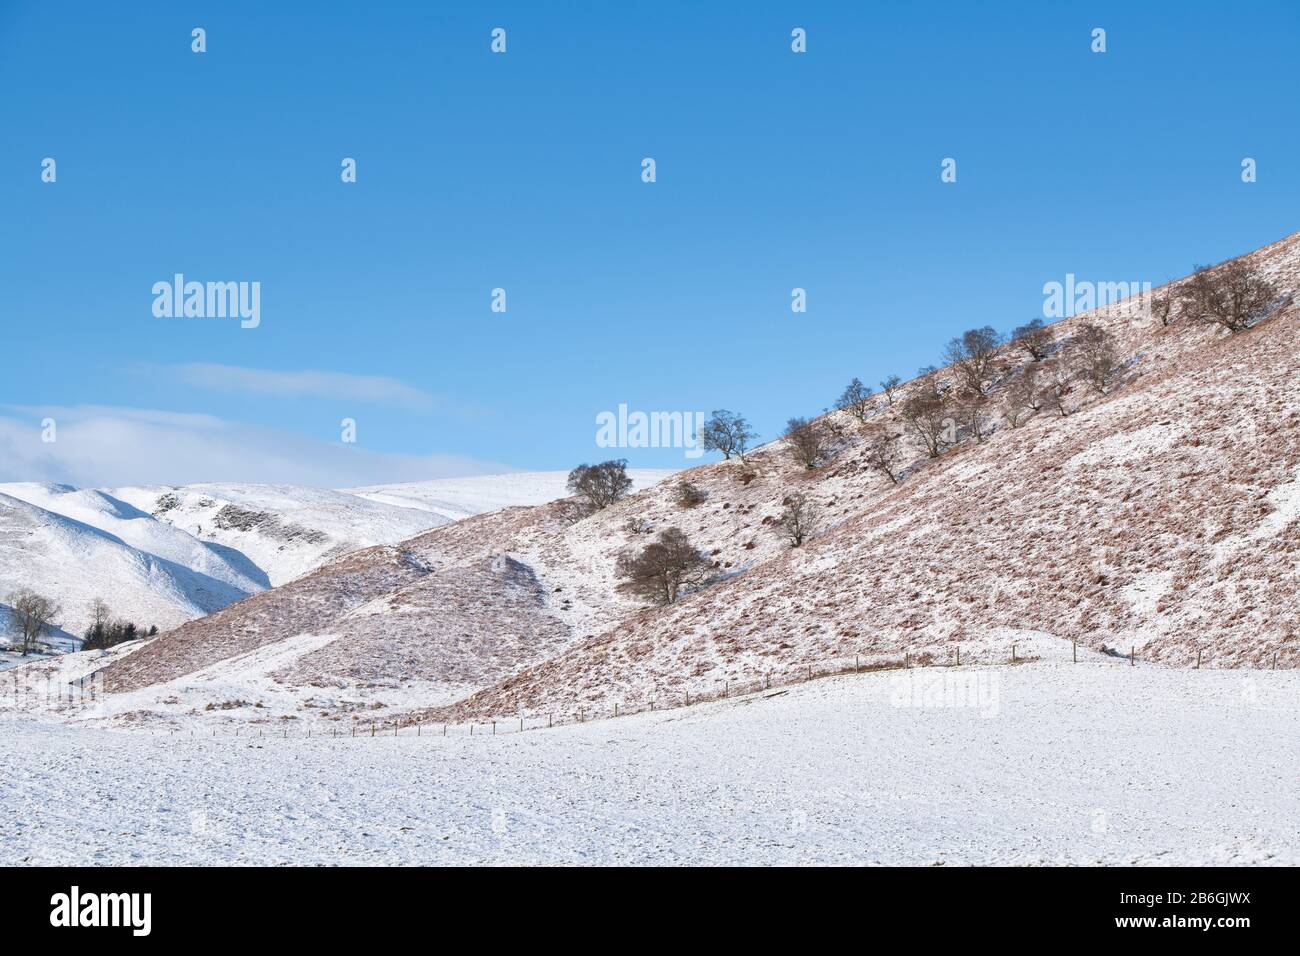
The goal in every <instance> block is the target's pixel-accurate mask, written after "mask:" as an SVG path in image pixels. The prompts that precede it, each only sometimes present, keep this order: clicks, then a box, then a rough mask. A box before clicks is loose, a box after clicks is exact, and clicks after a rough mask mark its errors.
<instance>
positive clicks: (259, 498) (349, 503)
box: [0, 472, 667, 667]
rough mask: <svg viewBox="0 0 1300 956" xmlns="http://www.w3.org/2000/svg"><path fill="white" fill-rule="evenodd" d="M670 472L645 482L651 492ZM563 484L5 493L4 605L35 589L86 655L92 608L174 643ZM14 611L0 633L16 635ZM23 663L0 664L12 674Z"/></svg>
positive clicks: (30, 486)
mask: <svg viewBox="0 0 1300 956" xmlns="http://www.w3.org/2000/svg"><path fill="white" fill-rule="evenodd" d="M664 474H667V472H642V473H637V474H636V476H635V477H636V478H637V479H638V481H640V482H641V483H643V484H644V483H652V482H653V481H654V480H657V479H658V478H659V477H661V476H662V475H664ZM566 478H567V474H566V473H562V472H531V473H520V474H518V475H515V474H508V475H486V476H481V477H474V478H457V479H448V480H437V479H435V480H431V481H428V482H411V483H404V484H400V485H391V486H385V485H379V486H374V487H371V488H366V489H358V490H357V491H356V493H353V492H348V491H335V490H330V489H321V488H309V487H300V486H285V485H255V484H238V483H212V484H200V485H187V486H182V487H172V486H150V487H126V488H115V489H76V488H72V487H70V486H67V485H55V484H42V483H34V482H15V483H9V484H0V602H3V601H4V600H6V599H7V598H8V597H9V596H10V595H11V594H13V593H14V592H16V591H18V590H20V589H23V588H30V589H32V590H35V591H37V592H38V593H41V594H45V595H47V596H49V597H51V598H53V599H54V600H55V601H56V602H57V603H58V604H59V605H60V606H61V609H62V613H61V614H60V615H59V618H58V621H57V623H58V625H59V627H60V630H59V631H57V632H56V633H55V634H54V635H53V637H52V640H51V641H50V642H49V643H50V644H51V646H52V647H54V648H55V649H57V650H67V649H70V648H72V647H74V646H75V643H76V636H77V635H80V634H81V633H82V632H83V631H84V630H85V628H86V627H87V625H88V624H89V609H90V604H91V601H92V600H93V599H94V598H97V597H98V598H102V599H104V600H105V601H107V602H108V604H109V606H110V608H111V609H112V611H113V613H114V614H115V615H116V616H118V617H121V618H124V619H127V620H131V621H133V622H135V623H137V624H139V625H142V626H144V627H149V626H151V625H156V626H157V627H159V628H160V629H162V630H168V629H171V628H174V627H176V626H178V625H180V624H182V623H184V622H186V621H190V620H193V619H194V618H197V617H201V616H203V615H206V614H209V613H211V612H213V611H215V610H218V609H220V608H223V607H225V606H227V605H228V604H230V603H232V602H234V601H237V600H239V599H240V598H242V597H245V596H247V595H249V594H252V593H255V592H257V591H261V590H263V589H265V588H268V587H273V586H276V585H280V584H284V583H286V582H289V581H292V580H293V579H294V578H297V577H300V576H301V575H303V574H306V573H307V572H310V571H312V570H314V569H316V568H318V567H320V566H321V565H322V564H325V563H328V562H330V561H333V560H335V559H337V558H339V557H341V556H344V555H346V554H348V553H350V552H353V551H356V550H360V549H364V548H369V547H373V546H375V545H382V544H388V543H392V542H396V541H401V540H403V539H405V538H409V537H411V536H412V535H415V534H418V533H419V532H421V531H425V530H427V529H429V528H433V527H437V526H440V525H443V524H447V523H449V522H451V521H454V520H458V519H460V518H463V517H466V516H468V515H472V514H477V513H480V512H482V511H490V510H494V509H497V508H500V507H504V506H507V505H525V504H539V503H542V502H545V501H550V500H552V499H553V498H556V497H561V496H563V495H564V494H565V491H564V483H565V480H566ZM6 609H7V605H5V604H3V603H0V615H2V617H0V625H5V630H4V633H6V634H7V633H8V627H7V620H8V614H7V610H6ZM15 662H16V661H15V660H14V659H12V658H11V657H10V656H9V655H6V654H4V653H3V652H0V667H2V666H6V665H9V664H13V663H15Z"/></svg>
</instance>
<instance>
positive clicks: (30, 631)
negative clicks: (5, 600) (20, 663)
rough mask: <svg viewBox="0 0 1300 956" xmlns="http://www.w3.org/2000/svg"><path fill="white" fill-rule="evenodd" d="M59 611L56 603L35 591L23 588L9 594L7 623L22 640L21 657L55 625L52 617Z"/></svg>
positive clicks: (56, 615)
mask: <svg viewBox="0 0 1300 956" xmlns="http://www.w3.org/2000/svg"><path fill="white" fill-rule="evenodd" d="M59 612H60V608H59V605H58V604H56V603H55V602H54V601H52V600H51V599H50V598H47V597H43V596H42V595H40V594H37V593H36V592H35V591H29V590H25V589H24V590H21V591H18V592H16V593H15V594H12V595H10V597H9V624H10V626H11V627H13V628H14V630H15V631H16V632H17V634H18V638H19V640H20V641H21V642H22V647H23V657H26V656H27V655H28V654H29V653H30V652H31V649H32V646H33V645H35V644H36V643H37V642H38V641H39V640H40V639H41V636H42V635H43V634H46V633H48V632H49V631H51V630H52V629H53V628H54V627H55V626H56V625H55V623H54V619H55V618H56V617H58V616H59Z"/></svg>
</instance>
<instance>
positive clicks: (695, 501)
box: [677, 481, 709, 508]
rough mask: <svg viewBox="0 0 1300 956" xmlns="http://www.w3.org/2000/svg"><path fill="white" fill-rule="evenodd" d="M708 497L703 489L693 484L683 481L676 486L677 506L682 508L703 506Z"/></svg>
mask: <svg viewBox="0 0 1300 956" xmlns="http://www.w3.org/2000/svg"><path fill="white" fill-rule="evenodd" d="M708 497H709V496H708V495H707V494H705V492H704V489H703V488H701V487H700V486H699V485H697V484H694V483H693V482H689V481H683V482H680V483H679V484H678V485H677V504H679V505H680V506H681V507H683V508H694V507H695V506H696V505H700V504H704V502H705V500H706V499H707V498H708Z"/></svg>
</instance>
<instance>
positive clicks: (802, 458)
mask: <svg viewBox="0 0 1300 956" xmlns="http://www.w3.org/2000/svg"><path fill="white" fill-rule="evenodd" d="M785 438H786V440H787V441H788V442H789V443H790V453H791V454H792V455H794V458H795V460H796V461H797V462H799V464H801V465H803V466H804V467H805V468H807V469H809V470H811V469H813V468H816V467H817V466H818V465H820V464H821V463H822V462H823V461H825V460H826V458H827V456H828V454H829V452H830V438H831V436H830V434H829V432H827V430H826V426H824V425H823V424H822V423H821V422H820V421H818V420H816V419H812V420H809V419H807V418H792V419H790V421H788V422H787V423H786V426H785Z"/></svg>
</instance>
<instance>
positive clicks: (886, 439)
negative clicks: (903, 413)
mask: <svg viewBox="0 0 1300 956" xmlns="http://www.w3.org/2000/svg"><path fill="white" fill-rule="evenodd" d="M898 438H899V436H898V434H897V433H896V432H891V431H890V430H889V429H888V428H886V427H885V426H884V425H876V426H875V427H874V428H872V429H871V431H869V432H868V433H867V437H866V445H867V456H866V457H867V467H868V468H870V469H872V470H873V471H878V472H880V473H881V474H882V475H884V476H885V477H886V478H888V479H889V480H890V482H891V483H893V484H895V485H896V484H898V465H897V464H896V462H895V459H896V457H897V454H898Z"/></svg>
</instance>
